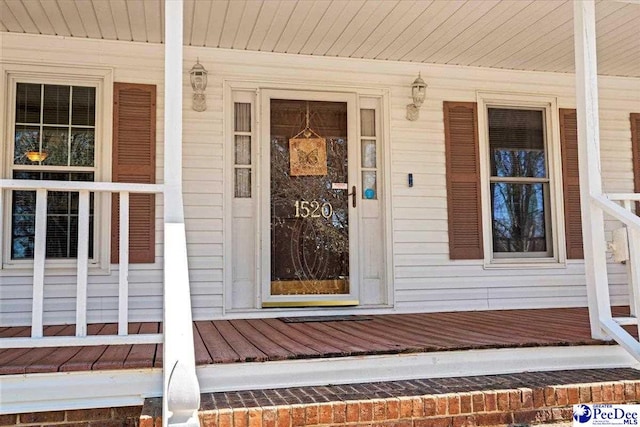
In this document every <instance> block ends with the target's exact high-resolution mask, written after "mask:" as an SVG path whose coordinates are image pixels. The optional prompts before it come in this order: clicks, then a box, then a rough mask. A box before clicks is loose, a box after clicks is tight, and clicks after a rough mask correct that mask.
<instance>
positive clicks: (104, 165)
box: [0, 62, 113, 276]
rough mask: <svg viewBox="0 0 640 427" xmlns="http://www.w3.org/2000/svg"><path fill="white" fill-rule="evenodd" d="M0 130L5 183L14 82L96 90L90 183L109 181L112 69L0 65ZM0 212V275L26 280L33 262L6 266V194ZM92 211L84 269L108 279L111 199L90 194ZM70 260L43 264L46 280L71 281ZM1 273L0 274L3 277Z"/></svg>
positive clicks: (8, 213) (10, 150) (72, 263)
mask: <svg viewBox="0 0 640 427" xmlns="http://www.w3.org/2000/svg"><path fill="white" fill-rule="evenodd" d="M0 75H1V79H2V80H1V82H0V99H2V100H3V101H2V102H0V128H2V129H4V130H5V132H4V135H2V138H3V140H4V143H2V142H0V154H2V158H3V159H5V161H0V177H2V178H3V179H11V177H10V176H9V173H10V172H11V171H12V170H13V149H14V144H13V139H14V138H13V130H14V120H15V88H16V83H17V82H24V83H37V84H60V85H66V86H73V85H85V86H87V85H88V86H94V87H95V88H96V123H95V136H96V141H95V172H94V181H96V182H98V181H110V180H111V144H110V141H111V140H112V128H113V69H112V68H105V67H76V66H63V65H59V64H30V63H9V62H8V63H3V64H0ZM4 193H6V194H4V198H3V200H2V202H3V203H2V204H3V205H4V208H3V211H2V212H0V241H1V242H2V243H1V244H0V275H4V274H8V275H9V274H10V275H12V276H29V275H32V274H33V260H12V259H11V256H10V254H11V246H10V239H8V238H7V239H3V238H1V237H2V236H10V235H11V220H10V218H11V206H10V205H11V203H10V194H9V192H8V191H5V192H4ZM94 203H95V207H94V227H95V228H94V258H93V259H92V260H90V263H89V273H90V274H109V268H110V217H111V195H110V194H106V193H103V194H100V193H96V196H95V202H94ZM76 265H77V262H76V261H75V260H74V259H48V260H47V261H46V266H47V274H51V275H76V273H77V272H76ZM3 272H4V274H3Z"/></svg>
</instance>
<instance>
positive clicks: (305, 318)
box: [279, 316, 372, 323]
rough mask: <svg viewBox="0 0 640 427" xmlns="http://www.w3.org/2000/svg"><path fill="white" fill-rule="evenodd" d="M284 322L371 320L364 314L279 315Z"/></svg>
mask: <svg viewBox="0 0 640 427" xmlns="http://www.w3.org/2000/svg"><path fill="white" fill-rule="evenodd" d="M279 319H280V320H282V321H283V322H284V323H308V322H360V321H362V320H371V319H372V318H371V317H366V316H302V317H280V318H279Z"/></svg>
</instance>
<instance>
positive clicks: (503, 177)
mask: <svg viewBox="0 0 640 427" xmlns="http://www.w3.org/2000/svg"><path fill="white" fill-rule="evenodd" d="M487 122H488V135H489V162H490V178H489V185H490V195H491V196H490V197H491V232H492V246H493V257H494V258H508V257H538V258H546V257H551V256H553V242H552V239H551V236H552V232H551V210H550V185H549V184H550V180H549V167H548V161H547V151H546V138H545V134H546V132H545V118H544V110H543V109H521V108H504V107H489V108H488V109H487Z"/></svg>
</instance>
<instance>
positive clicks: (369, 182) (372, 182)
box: [362, 171, 378, 199]
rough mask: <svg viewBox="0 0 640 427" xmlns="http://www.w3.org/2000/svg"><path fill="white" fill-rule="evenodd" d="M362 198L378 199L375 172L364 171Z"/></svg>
mask: <svg viewBox="0 0 640 427" xmlns="http://www.w3.org/2000/svg"><path fill="white" fill-rule="evenodd" d="M362 197H363V198H364V199H377V198H378V189H377V186H376V172H375V171H362Z"/></svg>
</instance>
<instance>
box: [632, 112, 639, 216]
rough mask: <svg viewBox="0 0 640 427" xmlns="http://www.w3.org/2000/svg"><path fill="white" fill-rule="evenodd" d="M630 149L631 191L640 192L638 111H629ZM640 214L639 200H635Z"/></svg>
mask: <svg viewBox="0 0 640 427" xmlns="http://www.w3.org/2000/svg"><path fill="white" fill-rule="evenodd" d="M630 119H631V151H632V152H633V191H634V192H636V193H640V113H631V115H630ZM636 215H638V216H640V202H636Z"/></svg>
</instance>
